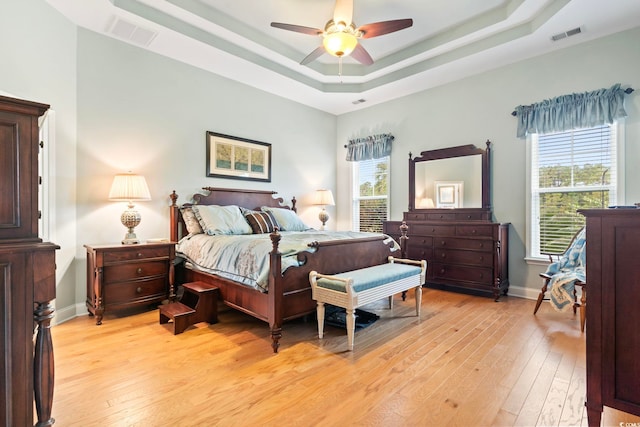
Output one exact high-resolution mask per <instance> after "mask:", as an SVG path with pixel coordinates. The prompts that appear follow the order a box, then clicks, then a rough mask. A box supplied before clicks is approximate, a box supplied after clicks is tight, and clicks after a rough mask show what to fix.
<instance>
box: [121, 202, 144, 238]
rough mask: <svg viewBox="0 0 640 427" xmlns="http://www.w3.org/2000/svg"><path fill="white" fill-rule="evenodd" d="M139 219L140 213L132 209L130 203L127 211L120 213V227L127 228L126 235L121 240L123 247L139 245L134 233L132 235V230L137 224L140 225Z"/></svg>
mask: <svg viewBox="0 0 640 427" xmlns="http://www.w3.org/2000/svg"><path fill="white" fill-rule="evenodd" d="M141 219H142V217H141V216H140V213H139V212H138V211H137V210H135V209H134V208H133V204H132V203H131V202H130V203H129V209H127V210H125V211H124V212H122V215H121V216H120V221H121V222H122V225H124V226H125V227H127V233H126V234H125V235H124V239H122V244H123V245H135V244H137V243H140V240H138V236H136V233H134V232H133V230H134V229H135V228H136V226H137V225H138V224H140V220H141Z"/></svg>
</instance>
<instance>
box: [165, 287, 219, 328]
mask: <svg viewBox="0 0 640 427" xmlns="http://www.w3.org/2000/svg"><path fill="white" fill-rule="evenodd" d="M182 287H183V288H184V294H183V295H182V298H181V299H180V301H179V302H171V303H169V304H165V305H161V306H160V307H159V310H160V324H164V323H169V321H170V320H171V321H173V334H174V335H178V334H181V333H182V332H184V330H185V329H187V328H188V327H189V326H191V325H195V324H196V323H200V322H207V323H218V298H217V297H218V288H217V287H216V286H213V285H210V284H208V283H205V282H190V283H185V284H183V285H182Z"/></svg>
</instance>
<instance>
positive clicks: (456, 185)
mask: <svg viewBox="0 0 640 427" xmlns="http://www.w3.org/2000/svg"><path fill="white" fill-rule="evenodd" d="M463 184H464V183H463V182H462V181H436V182H435V185H436V207H437V208H461V207H462V191H463Z"/></svg>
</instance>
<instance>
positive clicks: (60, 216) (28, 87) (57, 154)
mask: <svg viewBox="0 0 640 427" xmlns="http://www.w3.org/2000/svg"><path fill="white" fill-rule="evenodd" d="M0 40H1V41H0V58H1V62H0V64H1V65H0V92H2V93H4V94H5V95H9V96H13V97H17V98H22V99H27V100H30V101H37V102H42V103H44V104H49V105H50V106H51V109H52V110H54V111H55V113H56V114H55V117H56V120H55V142H54V144H55V147H54V150H53V151H52V152H51V153H50V156H51V161H52V167H53V169H52V172H53V174H52V176H50V177H45V180H48V181H49V182H50V183H52V188H51V195H52V200H51V203H52V206H55V210H54V211H53V212H50V215H52V218H53V219H54V221H55V222H54V224H52V234H51V240H52V241H53V242H54V243H57V244H58V245H60V247H61V248H60V250H59V251H57V253H56V266H57V269H56V281H57V298H56V301H55V305H56V309H57V310H58V314H59V315H60V316H62V317H68V316H69V315H75V306H74V305H75V302H76V292H75V286H76V285H75V281H76V277H75V276H76V274H75V264H74V259H75V254H76V222H75V206H76V26H75V25H73V24H71V23H70V22H69V21H68V20H67V18H65V17H63V16H62V15H60V14H59V13H58V12H57V11H56V10H55V9H53V8H51V7H50V6H49V5H47V4H46V3H45V2H44V1H42V0H21V1H10V2H3V4H2V8H1V12H0ZM69 311H71V313H69Z"/></svg>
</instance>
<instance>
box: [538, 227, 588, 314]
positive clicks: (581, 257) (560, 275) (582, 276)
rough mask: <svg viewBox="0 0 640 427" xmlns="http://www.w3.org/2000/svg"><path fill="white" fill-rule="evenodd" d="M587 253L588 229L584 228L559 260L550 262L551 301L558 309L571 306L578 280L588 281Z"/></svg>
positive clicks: (547, 272) (548, 271)
mask: <svg viewBox="0 0 640 427" xmlns="http://www.w3.org/2000/svg"><path fill="white" fill-rule="evenodd" d="M586 255H587V240H586V230H585V229H584V228H583V229H582V231H581V232H580V233H579V234H578V235H577V236H576V238H575V239H574V241H573V243H572V244H571V246H570V247H569V249H567V251H566V252H565V253H564V255H562V257H560V259H559V260H558V261H557V262H554V263H551V264H549V267H548V268H547V271H546V274H548V275H550V276H552V277H551V280H550V281H549V289H550V293H549V295H550V298H549V301H550V302H551V306H552V307H553V308H555V309H556V310H558V311H562V310H568V309H569V308H571V307H572V305H573V291H574V288H575V282H576V280H580V281H582V282H586V280H587V278H586Z"/></svg>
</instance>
